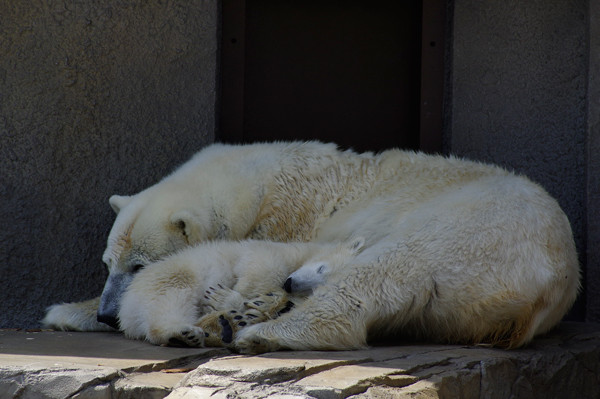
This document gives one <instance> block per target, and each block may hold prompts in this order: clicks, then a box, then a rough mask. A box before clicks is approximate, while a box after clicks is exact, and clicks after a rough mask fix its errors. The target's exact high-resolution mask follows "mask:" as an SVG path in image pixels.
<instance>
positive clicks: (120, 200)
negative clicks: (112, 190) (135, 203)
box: [108, 195, 133, 215]
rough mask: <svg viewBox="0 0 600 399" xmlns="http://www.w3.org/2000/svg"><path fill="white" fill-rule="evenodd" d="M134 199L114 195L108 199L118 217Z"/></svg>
mask: <svg viewBox="0 0 600 399" xmlns="http://www.w3.org/2000/svg"><path fill="white" fill-rule="evenodd" d="M132 199H133V197H132V196H128V195H113V196H112V197H110V198H109V199H108V203H109V204H110V207H111V208H112V209H113V211H115V213H116V214H117V215H118V214H119V212H120V211H121V209H123V208H125V207H126V206H127V205H129V203H130V202H131V200H132Z"/></svg>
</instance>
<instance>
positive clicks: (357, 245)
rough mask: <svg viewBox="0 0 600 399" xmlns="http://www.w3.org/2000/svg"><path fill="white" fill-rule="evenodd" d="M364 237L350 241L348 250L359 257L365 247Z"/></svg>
mask: <svg viewBox="0 0 600 399" xmlns="http://www.w3.org/2000/svg"><path fill="white" fill-rule="evenodd" d="M365 241H366V240H365V238H364V237H355V238H353V239H351V240H350V241H348V248H350V251H352V254H354V255H358V254H359V253H360V252H361V251H362V250H363V249H364V247H365Z"/></svg>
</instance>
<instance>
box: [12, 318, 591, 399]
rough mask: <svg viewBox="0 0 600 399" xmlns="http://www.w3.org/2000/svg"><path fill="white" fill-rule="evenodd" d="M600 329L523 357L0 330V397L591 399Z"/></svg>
mask: <svg viewBox="0 0 600 399" xmlns="http://www.w3.org/2000/svg"><path fill="white" fill-rule="evenodd" d="M599 396H600V325H598V324H584V323H563V324H561V326H560V327H559V328H557V329H556V330H555V331H553V332H552V333H550V334H548V335H547V336H545V337H541V338H538V339H536V340H535V341H534V342H533V343H532V344H531V345H529V346H528V347H527V348H524V349H519V350H512V351H504V350H498V349H489V348H483V347H469V346H453V345H404V346H392V347H373V348H371V349H368V350H361V351H348V352H275V353H268V354H264V355H261V356H240V355H233V354H231V353H230V352H228V351H226V350H223V349H215V348H205V349H185V348H170V347H157V346H152V345H149V344H147V343H144V342H139V341H131V340H127V339H125V338H123V337H122V336H121V335H120V334H116V333H73V332H25V331H6V330H4V331H3V330H0V397H2V398H4V397H19V398H23V399H25V398H39V397H44V398H79V399H83V398H107V399H108V398H115V397H118V398H139V397H147V398H163V397H168V398H169V399H183V398H186V399H194V398H209V397H210V398H264V397H270V398H281V399H284V398H290V399H291V398H307V397H316V398H348V397H351V398H357V399H358V398H364V399H366V398H458V397H460V398H483V397H494V398H511V397H518V398H530V397H531V398H536V397H544V398H577V399H580V398H591V397H599Z"/></svg>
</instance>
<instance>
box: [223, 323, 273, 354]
mask: <svg viewBox="0 0 600 399" xmlns="http://www.w3.org/2000/svg"><path fill="white" fill-rule="evenodd" d="M262 327H263V325H261V324H257V325H254V326H251V327H249V328H247V329H245V330H244V331H240V333H239V334H238V336H237V338H236V340H235V342H234V344H233V348H232V349H233V350H235V351H236V352H238V353H242V354H246V355H258V354H261V353H265V352H274V351H277V350H279V349H281V346H280V345H279V344H278V343H277V342H275V340H273V339H269V338H267V337H265V336H263V334H262Z"/></svg>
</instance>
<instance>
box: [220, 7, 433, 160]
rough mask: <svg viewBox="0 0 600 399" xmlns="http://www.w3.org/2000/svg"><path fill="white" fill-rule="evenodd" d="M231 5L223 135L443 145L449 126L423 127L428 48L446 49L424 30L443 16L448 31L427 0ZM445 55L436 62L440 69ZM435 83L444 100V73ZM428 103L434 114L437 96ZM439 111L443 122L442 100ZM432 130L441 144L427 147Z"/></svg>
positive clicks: (226, 12)
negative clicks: (426, 5)
mask: <svg viewBox="0 0 600 399" xmlns="http://www.w3.org/2000/svg"><path fill="white" fill-rule="evenodd" d="M438 3H440V2H439V1H438ZM222 4H223V6H222V17H223V21H222V28H223V29H222V32H223V36H222V61H221V64H222V66H221V76H222V82H221V88H222V93H221V103H222V107H221V123H220V134H219V137H218V139H219V140H221V141H225V142H254V141H273V140H293V139H301V140H310V139H317V140H321V141H333V142H336V143H338V144H339V145H340V146H341V147H343V148H353V149H355V150H357V151H364V150H372V151H377V150H381V149H384V148H391V147H401V148H407V149H415V150H416V149H426V150H430V151H439V150H440V148H441V131H438V132H433V136H432V135H431V134H430V133H426V134H425V135H424V133H423V128H424V127H427V126H428V123H427V121H425V123H423V121H422V119H423V115H424V114H423V112H424V109H423V105H422V104H423V101H424V97H426V96H427V95H424V94H423V93H422V91H423V88H424V87H423V85H422V82H421V80H422V79H421V76H422V71H423V70H424V68H429V69H431V64H432V61H431V59H430V58H427V57H428V56H429V55H428V54H423V49H425V50H426V51H427V52H430V51H437V53H439V52H440V51H443V50H442V48H443V46H442V41H443V37H442V38H440V37H433V36H432V37H428V38H426V39H424V38H423V35H424V32H426V31H431V29H430V25H433V24H437V25H441V27H439V26H436V28H437V32H438V33H437V34H440V33H441V34H443V18H438V19H437V20H436V21H435V22H432V21H431V20H429V19H424V17H427V15H429V14H430V13H429V12H428V11H427V10H425V9H424V8H423V3H422V2H421V1H387V0H385V1H384V0H378V1H370V2H365V1H356V0H343V1H342V0H337V1H334V0H318V1H316V0H310V1H306V0H305V1H293V0H245V1H241V0H224V1H223V3H222ZM424 43H426V46H423V44H424ZM436 46H437V47H438V48H435V47H436ZM442 61H443V57H441V58H439V59H438V60H437V61H435V62H439V64H440V65H437V68H438V70H439V71H442V70H443V66H442V65H441V62H442ZM440 76H443V73H442V74H441V75H440ZM429 85H430V86H431V87H433V88H434V91H435V90H438V91H439V93H435V96H438V97H439V98H441V94H440V93H441V87H442V81H441V78H440V81H439V82H438V85H437V86H436V85H431V84H429ZM429 90H431V89H429ZM429 96H432V94H429ZM432 98H433V96H432ZM425 103H426V104H428V105H429V108H428V110H427V112H428V117H429V118H432V114H431V110H432V109H434V108H435V104H433V102H432V101H429V102H428V101H425ZM432 104H433V108H432ZM433 117H434V118H435V117H439V120H440V123H439V126H438V127H437V129H438V130H441V103H440V104H439V114H436V115H434V116H433ZM427 134H429V136H427ZM426 136H427V137H426ZM432 137H433V138H432ZM424 138H426V140H425V141H427V142H428V143H429V144H427V145H431V146H432V147H431V148H423V147H424V145H423V144H422V142H423V141H424V140H423V139H424ZM436 146H439V148H437V147H436ZM425 147H426V146H425Z"/></svg>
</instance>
